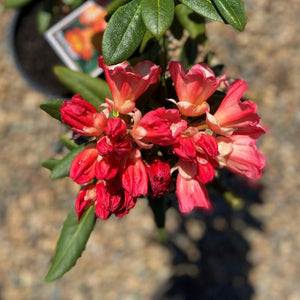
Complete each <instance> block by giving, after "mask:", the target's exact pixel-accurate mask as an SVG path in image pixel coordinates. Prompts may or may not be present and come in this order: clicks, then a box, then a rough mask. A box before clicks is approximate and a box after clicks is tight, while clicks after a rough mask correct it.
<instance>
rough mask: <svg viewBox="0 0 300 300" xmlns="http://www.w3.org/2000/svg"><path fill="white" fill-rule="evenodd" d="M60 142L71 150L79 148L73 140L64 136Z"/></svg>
mask: <svg viewBox="0 0 300 300" xmlns="http://www.w3.org/2000/svg"><path fill="white" fill-rule="evenodd" d="M59 140H60V141H61V142H62V144H63V145H64V146H65V147H66V148H67V149H69V150H73V149H76V148H78V145H77V144H76V143H74V142H73V141H72V140H70V139H68V138H67V137H65V136H63V135H62V136H61V137H60V138H59Z"/></svg>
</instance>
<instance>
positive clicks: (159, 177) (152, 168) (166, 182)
mask: <svg viewBox="0 0 300 300" xmlns="http://www.w3.org/2000/svg"><path fill="white" fill-rule="evenodd" d="M146 168H147V173H148V178H149V188H148V195H149V196H150V197H153V198H159V197H162V196H163V195H165V194H167V193H168V192H169V191H170V189H171V188H172V185H173V184H172V178H171V172H170V165H169V164H168V163H167V162H164V161H162V160H160V159H154V160H153V161H151V163H150V164H146Z"/></svg>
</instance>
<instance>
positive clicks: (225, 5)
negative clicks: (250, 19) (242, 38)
mask: <svg viewBox="0 0 300 300" xmlns="http://www.w3.org/2000/svg"><path fill="white" fill-rule="evenodd" d="M212 1H213V3H214V4H215V5H216V7H217V8H218V10H219V12H220V14H221V16H222V17H223V18H224V19H225V21H226V22H228V23H229V24H230V25H231V26H232V27H234V28H235V29H237V30H240V31H242V30H244V28H245V26H246V23H247V15H246V12H245V9H244V4H243V2H242V1H241V0H212Z"/></svg>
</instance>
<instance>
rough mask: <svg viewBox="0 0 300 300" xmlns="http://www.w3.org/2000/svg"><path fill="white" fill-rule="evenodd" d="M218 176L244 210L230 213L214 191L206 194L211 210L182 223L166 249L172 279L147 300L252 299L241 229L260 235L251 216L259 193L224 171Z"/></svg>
mask: <svg viewBox="0 0 300 300" xmlns="http://www.w3.org/2000/svg"><path fill="white" fill-rule="evenodd" d="M222 177H223V179H224V178H225V180H223V182H224V183H225V185H226V186H227V187H231V188H233V189H234V191H235V192H236V193H237V194H238V195H239V196H241V197H242V198H243V201H242V203H243V207H242V208H240V209H233V208H232V206H231V205H229V204H228V203H227V202H226V201H225V200H224V199H223V198H222V196H220V195H218V194H216V193H215V192H214V193H210V198H211V200H212V202H213V203H214V205H215V208H214V211H213V212H212V213H211V214H207V215H204V214H203V213H201V212H198V213H192V214H190V215H186V216H184V217H183V218H181V222H180V227H179V229H178V230H176V232H174V233H172V234H171V236H170V239H169V241H168V243H167V245H166V247H167V248H168V249H169V251H170V252H171V253H172V264H173V270H174V272H173V274H174V275H173V276H172V277H171V278H169V279H168V280H167V282H165V283H163V284H162V285H161V286H160V287H159V288H158V289H157V290H156V292H155V293H154V295H153V297H152V299H161V300H167V299H172V300H194V299H211V300H220V299H222V300H235V299H240V300H249V299H252V296H253V295H254V289H253V287H252V286H251V284H250V282H249V272H250V270H251V268H252V265H251V263H250V262H249V261H248V255H249V252H250V250H251V249H250V245H249V243H248V242H247V239H246V234H245V230H247V228H249V227H252V228H255V229H257V230H259V231H262V230H263V225H262V223H261V222H260V221H258V220H257V219H255V218H254V217H253V216H252V215H251V213H250V207H251V206H252V205H253V204H254V203H256V204H262V200H261V199H260V196H259V194H260V189H252V188H250V187H248V186H247V185H246V184H245V183H243V182H242V181H241V180H240V179H238V178H237V177H236V176H234V175H232V174H230V173H228V172H225V174H224V173H223V174H222ZM201 228H202V231H201ZM203 228H204V230H203Z"/></svg>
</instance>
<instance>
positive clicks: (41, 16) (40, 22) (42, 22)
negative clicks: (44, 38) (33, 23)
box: [37, 0, 52, 34]
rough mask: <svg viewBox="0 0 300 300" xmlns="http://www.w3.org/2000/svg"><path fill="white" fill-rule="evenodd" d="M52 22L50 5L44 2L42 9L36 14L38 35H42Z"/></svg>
mask: <svg viewBox="0 0 300 300" xmlns="http://www.w3.org/2000/svg"><path fill="white" fill-rule="evenodd" d="M51 20H52V3H51V2H50V1H49V0H46V1H44V3H43V6H42V8H41V9H40V10H39V11H38V13H37V29H38V32H39V33H41V34H42V33H44V32H45V31H46V30H47V29H48V27H49V26H50V23H51Z"/></svg>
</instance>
